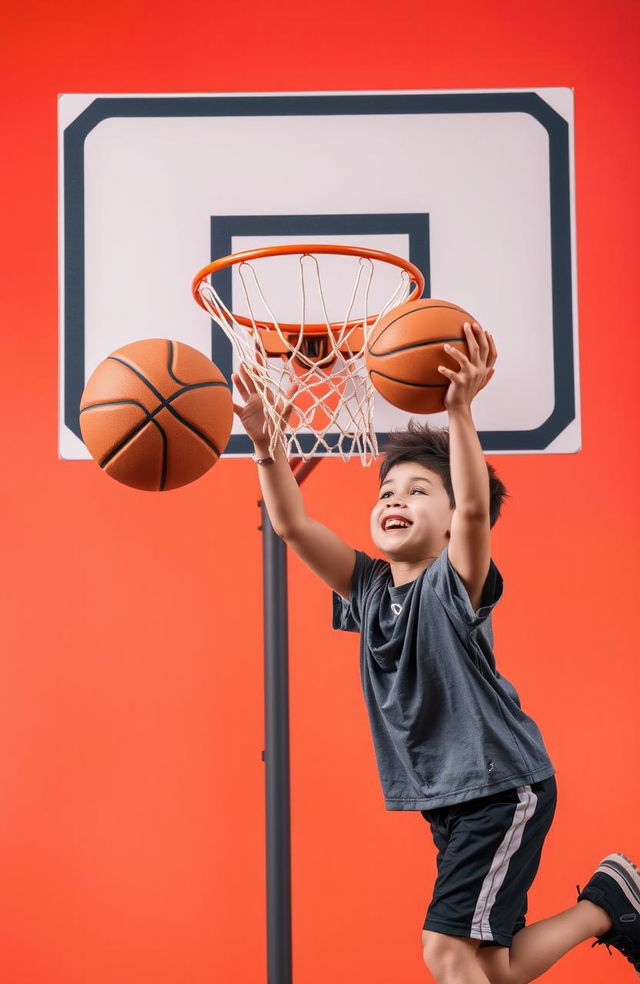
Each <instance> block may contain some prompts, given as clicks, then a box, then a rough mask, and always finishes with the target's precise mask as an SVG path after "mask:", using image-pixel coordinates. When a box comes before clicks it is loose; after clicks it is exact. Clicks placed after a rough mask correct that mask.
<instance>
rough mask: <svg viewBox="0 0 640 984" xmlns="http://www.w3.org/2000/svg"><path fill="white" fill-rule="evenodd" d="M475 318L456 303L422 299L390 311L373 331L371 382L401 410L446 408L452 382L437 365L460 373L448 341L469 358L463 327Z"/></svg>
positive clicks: (367, 354)
mask: <svg viewBox="0 0 640 984" xmlns="http://www.w3.org/2000/svg"><path fill="white" fill-rule="evenodd" d="M475 320H476V319H475V318H473V317H472V316H471V315H470V314H469V313H468V312H467V311H465V310H464V308H461V307H458V305H457V304H452V303H451V301H438V300H436V299H435V298H423V299H422V300H420V301H409V302H408V303H407V304H400V305H399V306H398V307H396V308H394V309H393V310H392V311H389V312H388V313H387V314H385V315H384V316H383V317H382V318H381V319H380V321H379V322H378V324H377V325H376V326H375V328H374V329H373V331H372V332H371V334H370V335H369V338H368V341H367V347H366V352H365V364H366V367H367V370H368V372H369V377H370V379H371V382H372V383H373V385H374V386H375V388H376V389H377V390H378V392H379V393H380V394H381V395H382V396H384V398H385V400H387V401H388V402H389V403H392V404H393V406H394V407H400V409H401V410H407V411H409V412H410V413H438V412H439V411H441V410H444V409H445V406H444V396H445V393H446V391H447V387H448V385H449V382H450V380H449V379H448V378H447V377H446V376H445V375H444V374H443V373H441V372H438V366H445V368H447V369H453V370H454V371H456V372H457V371H458V370H459V369H460V364H459V363H458V362H456V360H455V359H454V358H453V356H452V355H447V353H446V352H445V349H444V345H445V342H448V343H449V345H452V346H453V347H454V348H457V349H460V351H461V352H464V354H465V355H466V356H468V355H469V348H468V346H467V342H466V339H465V336H464V328H463V325H464V322H465V321H468V322H469V323H470V324H471V322H472V321H475Z"/></svg>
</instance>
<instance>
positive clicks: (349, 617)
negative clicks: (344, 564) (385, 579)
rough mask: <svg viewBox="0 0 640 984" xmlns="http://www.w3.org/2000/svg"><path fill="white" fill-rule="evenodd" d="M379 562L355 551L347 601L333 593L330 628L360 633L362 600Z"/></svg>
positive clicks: (361, 552)
mask: <svg viewBox="0 0 640 984" xmlns="http://www.w3.org/2000/svg"><path fill="white" fill-rule="evenodd" d="M377 564H378V565H379V564H380V561H375V560H373V558H372V557H369V556H367V554H366V553H364V552H363V551H362V550H356V563H355V567H354V568H353V574H352V575H351V584H350V585H349V600H348V601H347V599H346V598H343V597H342V595H340V594H338V592H337V591H334V592H333V620H332V628H334V629H342V631H343V632H360V628H361V625H362V615H363V609H364V600H365V596H366V593H367V590H368V588H369V586H370V584H371V579H372V576H373V573H374V570H375V568H376V565H377Z"/></svg>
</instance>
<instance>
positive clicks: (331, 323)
mask: <svg viewBox="0 0 640 984" xmlns="http://www.w3.org/2000/svg"><path fill="white" fill-rule="evenodd" d="M332 259H335V257H333V256H332ZM340 260H341V261H344V263H345V264H346V263H350V264H355V267H356V269H355V273H354V276H353V288H352V290H351V294H350V298H349V301H348V307H347V311H346V314H344V317H342V315H340V316H339V318H335V317H334V318H331V317H330V314H329V311H328V310H327V306H328V305H327V301H326V298H325V295H326V294H327V293H328V292H327V290H326V287H325V289H323V285H322V280H321V276H320V264H319V262H318V258H317V257H316V256H314V255H313V254H312V253H301V255H300V256H299V257H298V258H297V262H298V264H299V271H300V292H301V310H300V316H299V322H298V321H295V323H294V324H290V323H288V324H286V326H285V328H283V324H285V323H284V321H282V322H280V321H279V320H278V319H277V318H276V315H275V314H274V311H273V305H272V303H270V301H269V300H268V298H267V296H266V293H265V292H266V290H267V288H263V287H262V286H261V284H260V281H259V280H258V276H257V274H256V269H255V265H256V261H255V260H253V261H251V262H249V261H243V262H241V263H238V264H236V265H235V266H234V267H233V268H232V269H233V271H234V272H235V274H236V276H237V278H238V279H237V283H238V286H239V288H240V292H241V294H242V295H243V298H244V304H243V305H242V307H243V308H244V309H245V310H246V311H247V315H246V316H245V319H244V320H246V322H247V324H243V323H242V322H241V321H239V320H237V317H236V315H234V314H233V312H232V311H231V310H230V309H229V308H228V307H227V306H226V305H225V303H224V301H223V300H222V298H221V297H220V295H219V293H218V292H217V291H216V290H215V289H214V287H213V286H212V284H211V283H210V282H209V281H208V280H206V279H203V280H202V281H201V282H200V284H199V285H198V293H199V296H200V298H201V301H202V304H203V307H204V308H205V309H206V310H207V311H208V313H209V314H210V315H211V317H212V318H213V319H214V320H215V321H216V323H217V324H218V325H219V326H220V328H221V329H222V330H223V331H224V333H225V334H226V336H227V337H228V338H229V340H230V342H231V344H232V346H233V349H234V351H235V354H236V357H237V360H238V362H239V363H240V364H241V365H243V366H244V367H245V369H246V371H247V372H248V373H249V375H250V377H251V379H252V380H253V382H254V384H255V387H256V390H257V392H258V393H259V394H260V396H261V398H262V402H263V406H264V410H265V417H266V421H267V428H268V432H269V449H270V450H269V453H270V454H271V455H272V456H273V455H274V454H275V450H276V446H277V443H278V437H279V435H280V434H282V435H283V437H284V446H285V449H286V453H287V456H288V457H291V456H293V455H299V456H301V457H302V458H303V459H304V460H305V461H307V460H308V459H309V458H312V457H314V456H316V455H318V454H329V453H330V454H334V453H336V452H337V453H339V454H340V456H341V457H342V459H343V460H344V461H347V460H349V458H351V457H352V456H353V455H356V454H357V455H359V456H360V460H361V462H362V464H363V465H369V464H371V463H372V461H373V460H374V459H375V458H376V457H377V455H378V443H377V439H376V432H375V427H374V396H375V390H374V388H373V386H372V384H371V381H370V379H369V376H368V373H367V370H366V366H365V360H364V352H365V347H366V343H367V339H368V337H369V334H370V333H371V331H372V330H373V329H374V328H375V326H376V325H377V323H378V321H379V320H380V318H381V317H382V316H383V315H384V314H386V313H387V312H388V311H390V310H391V309H392V308H394V307H396V306H397V305H399V304H402V303H404V301H406V300H407V298H408V297H409V295H410V293H411V289H412V286H413V281H412V278H411V277H410V275H409V274H408V273H407V271H406V270H404V269H401V268H399V267H395V266H390V265H389V264H388V263H384V261H379V260H372V259H369V258H368V257H364V256H362V257H360V256H359V257H355V258H354V257H346V256H341V257H340ZM380 266H384V268H385V277H384V278H383V279H385V281H386V285H387V293H388V288H389V279H390V275H389V271H391V274H392V276H391V294H390V296H387V300H386V302H385V303H383V304H382V305H381V306H380V307H379V308H378V310H377V311H375V312H372V310H371V298H370V293H371V286H372V282H373V280H374V274H375V273H376V267H380ZM343 282H344V281H343ZM289 285H290V281H289ZM234 306H236V305H234ZM310 308H315V309H316V311H317V312H318V314H319V317H318V320H315V321H311V320H310ZM340 319H342V320H340ZM310 324H316V325H317V324H320V325H322V326H323V328H324V326H326V332H325V331H322V332H321V333H318V332H317V329H316V330H314V332H313V333H310V332H306V333H305V326H309V325H310ZM265 326H268V327H265ZM293 382H297V383H298V386H299V388H298V391H297V392H296V393H295V394H294V395H293V396H292V397H289V395H288V391H289V389H290V387H291V384H292V383H293ZM289 411H290V413H289ZM287 415H288V419H285V418H287Z"/></svg>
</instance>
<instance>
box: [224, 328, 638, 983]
mask: <svg viewBox="0 0 640 984" xmlns="http://www.w3.org/2000/svg"><path fill="white" fill-rule="evenodd" d="M464 330H465V334H466V340H467V345H468V350H469V357H467V356H465V355H464V354H462V353H460V352H458V351H457V350H456V349H453V348H451V347H450V346H445V347H446V348H447V350H448V352H449V353H450V354H451V355H452V356H453V357H454V358H455V359H456V360H457V362H458V363H459V365H460V368H459V370H456V371H454V370H450V369H446V368H445V367H442V366H441V367H440V371H441V372H442V373H443V375H445V376H446V377H447V378H448V379H449V385H448V387H447V392H446V397H445V407H446V409H447V412H448V417H449V429H448V432H447V431H437V430H432V429H430V428H429V427H428V426H425V427H420V426H419V425H414V424H413V421H411V422H410V424H409V429H408V430H407V431H404V432H396V433H395V434H394V435H392V436H391V440H390V442H389V443H388V444H387V446H386V447H385V449H384V453H385V457H384V460H383V462H382V465H381V470H380V488H379V497H378V499H377V501H376V503H375V505H374V506H373V510H372V513H371V536H372V539H373V542H374V544H375V545H376V547H378V549H379V550H380V551H381V552H382V553H383V554H385V555H386V557H387V558H388V561H383V560H374V559H372V558H371V557H368V556H367V555H366V554H365V553H363V552H362V551H359V550H354V549H352V548H351V547H349V546H348V545H347V544H346V543H344V542H343V541H342V540H341V539H340V538H339V537H337V536H336V535H335V534H334V533H333V532H331V531H330V530H329V529H327V528H326V527H324V526H322V525H321V524H320V523H317V522H316V521H315V520H312V519H310V518H309V517H308V516H307V515H306V512H305V509H304V503H303V499H302V495H301V492H300V489H299V487H298V484H297V482H296V480H295V477H294V476H293V474H292V472H291V469H290V468H289V465H288V462H287V459H286V455H285V453H284V448H283V446H282V443H279V445H278V448H277V451H276V456H275V459H271V458H269V451H268V441H267V439H266V436H265V428H266V424H265V416H264V411H263V407H262V403H261V399H260V397H259V395H258V394H257V392H256V389H255V386H254V385H253V383H252V381H251V378H250V377H249V375H248V373H246V371H244V369H241V373H240V375H234V377H233V378H234V381H235V383H236V386H237V388H238V390H239V392H240V394H241V396H242V397H243V399H244V400H245V401H246V402H245V404H244V405H243V406H238V405H236V404H234V410H235V412H236V413H237V414H238V415H239V417H240V419H241V420H242V422H243V424H244V427H245V429H246V430H247V433H248V434H249V436H250V437H251V438H252V439H253V441H254V445H255V449H256V461H257V462H258V466H259V467H258V471H259V476H260V484H261V488H262V493H263V496H264V500H265V503H266V506H267V509H268V512H269V517H270V519H271V523H272V525H273V528H274V530H275V531H276V533H277V534H278V535H279V536H280V537H282V538H283V539H284V540H285V541H286V543H287V544H288V545H289V546H290V547H291V548H292V549H293V550H295V551H296V553H297V554H298V555H299V556H300V557H301V558H302V559H303V560H304V561H305V563H306V564H307V565H308V566H309V567H310V568H311V569H312V570H313V571H315V573H316V574H318V575H319V577H321V578H322V579H323V580H324V581H325V582H326V583H327V584H328V585H329V586H330V587H331V588H332V589H333V592H334V593H333V626H334V628H338V629H342V630H345V631H356V632H360V634H361V638H360V653H361V674H362V685H363V693H364V697H365V701H366V704H367V710H368V712H369V718H370V722H371V729H372V734H373V740H374V748H375V753H376V759H377V764H378V770H379V773H380V779H381V783H382V786H383V790H384V796H385V806H386V808H387V809H389V810H416V811H420V813H421V815H422V817H423V818H424V819H425V820H426V821H427V822H428V823H429V825H430V828H431V832H432V835H433V839H434V842H435V845H436V847H437V849H438V855H437V870H438V874H437V878H436V883H435V887H434V892H433V897H432V900H431V903H430V905H429V908H428V911H427V915H426V919H425V922H424V926H423V931H422V948H423V959H424V961H425V963H426V965H427V966H428V968H429V969H430V970H431V972H432V974H433V976H434V978H435V980H436V981H437V982H438V984H486V982H487V981H490V982H492V984H525V982H528V981H532V980H535V979H536V978H537V977H539V976H540V975H541V974H543V973H544V972H545V971H546V970H547V969H548V968H549V967H550V966H551V965H552V964H554V963H555V962H556V961H557V960H558V959H559V958H560V957H561V956H562V955H563V954H564V953H566V952H568V951H569V950H570V949H571V948H572V947H574V946H576V945H577V944H578V943H580V942H581V941H583V940H586V939H588V938H589V937H591V936H596V937H597V938H596V940H595V942H594V943H593V946H595V945H596V944H598V943H603V944H605V945H606V946H607V949H609V953H611V950H610V946H614V947H616V948H617V949H618V950H619V951H620V952H621V953H623V954H624V955H625V956H626V957H627V959H628V960H629V961H630V962H631V963H632V964H633V966H634V967H635V969H636V971H638V972H639V975H640V875H639V873H638V870H637V868H636V866H635V865H634V864H633V863H632V862H631V861H630V860H629V859H628V858H626V857H625V856H624V855H622V854H610V855H608V856H607V857H606V858H604V859H603V860H602V862H601V863H600V865H599V866H598V868H597V870H596V872H595V873H594V874H593V875H592V877H591V879H590V880H589V881H588V883H587V885H586V886H585V888H584V890H583V891H582V892H581V891H580V889H579V888H578V901H577V904H576V905H575V906H573V907H572V908H570V909H567V910H566V911H564V912H561V913H559V914H558V915H556V916H552V917H550V918H548V919H544V920H541V921H540V922H538V923H535V924H534V925H532V926H528V927H526V928H524V927H525V913H526V910H527V892H528V889H529V887H530V885H531V884H532V882H533V879H534V877H535V875H536V872H537V870H538V865H539V862H540V856H541V851H542V846H543V842H544V839H545V836H546V834H547V833H548V830H549V828H550V826H551V822H552V819H553V815H554V812H555V806H556V784H555V769H554V767H553V764H552V763H551V760H550V759H549V756H548V753H547V750H546V748H545V746H544V743H543V741H542V737H541V735H540V731H539V729H538V727H537V725H536V724H535V722H534V721H533V720H532V718H530V717H529V716H528V715H527V714H525V713H524V711H523V710H522V707H521V705H520V700H519V697H518V694H517V692H516V690H515V688H514V687H513V685H512V684H511V683H509V681H508V680H506V679H505V678H504V677H503V676H501V674H500V673H499V672H498V671H497V668H496V664H495V658H494V655H493V651H492V650H493V633H492V629H491V612H492V609H493V608H494V606H495V605H496V603H497V602H498V600H499V599H500V597H501V595H502V577H501V575H500V573H499V571H498V569H497V567H496V565H495V564H494V562H493V560H492V559H491V556H490V528H491V527H492V526H493V525H494V523H495V522H496V520H497V519H498V516H499V514H500V507H501V505H502V502H503V500H504V498H505V496H506V494H507V493H506V489H505V487H504V485H503V484H502V482H501V481H500V479H499V478H498V477H497V475H496V474H495V471H494V469H493V467H492V466H491V465H488V464H487V463H486V462H485V460H484V455H483V452H482V448H481V445H480V442H479V440H478V435H477V433H476V430H475V426H474V424H473V420H472V416H471V402H472V400H473V398H474V396H475V395H476V394H477V393H478V391H479V390H481V389H482V388H483V387H484V386H485V385H486V384H487V383H488V381H489V379H490V378H491V377H492V376H493V373H494V371H495V370H494V369H493V365H494V363H495V361H496V358H497V352H496V348H495V343H494V341H493V339H492V338H491V336H490V334H489V333H487V332H485V331H483V330H482V329H480V327H479V326H478V325H477V324H476V323H475V322H474V323H473V326H471V325H470V324H468V323H467V324H465V327H464ZM296 386H297V384H295V383H294V385H293V387H292V389H291V391H290V394H289V395H290V396H291V395H292V394H293V393H294V392H295V389H296Z"/></svg>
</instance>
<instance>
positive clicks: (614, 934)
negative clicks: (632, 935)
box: [576, 885, 640, 975]
mask: <svg viewBox="0 0 640 984" xmlns="http://www.w3.org/2000/svg"><path fill="white" fill-rule="evenodd" d="M576 888H577V890H578V895H580V886H579V885H576ZM600 944H603V945H604V946H606V948H607V951H608V953H609V956H610V957H612V956H613V953H612V952H611V946H615V947H616V949H618V950H619V951H620V953H621V954H622V955H623V956H625V957H626V958H627V960H628V961H629V963H631V964H633V967H634V969H635V970H637V971H638V973H639V975H640V956H639V955H638V953H637V951H636V952H634V951H635V949H636V948H635V946H634V947H633V949H631V948H630V945H629V941H628V940H627V938H626V937H625V936H623V934H622V933H620V932H618V931H617V930H609V932H608V933H604V934H603V936H601V937H600V938H599V939H597V940H594V942H593V943H592V944H591V949H593V947H594V946H599V945H600Z"/></svg>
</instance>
